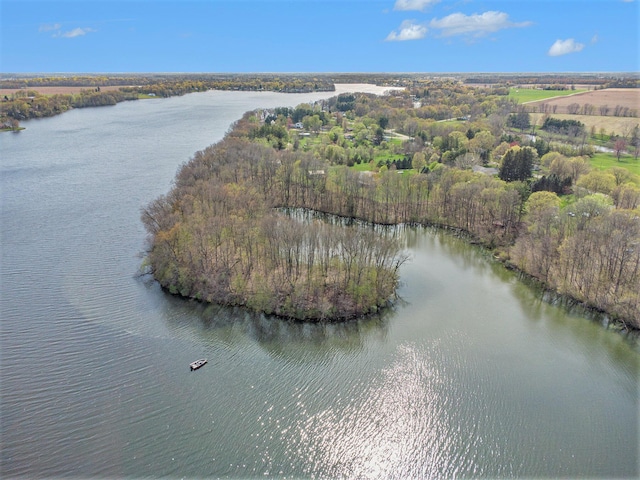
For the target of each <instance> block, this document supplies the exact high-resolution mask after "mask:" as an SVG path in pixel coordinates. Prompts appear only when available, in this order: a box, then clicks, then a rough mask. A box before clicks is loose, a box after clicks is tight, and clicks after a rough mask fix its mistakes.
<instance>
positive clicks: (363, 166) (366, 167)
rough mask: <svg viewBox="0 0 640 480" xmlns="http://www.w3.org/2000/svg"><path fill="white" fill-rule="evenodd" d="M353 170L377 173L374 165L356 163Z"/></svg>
mask: <svg viewBox="0 0 640 480" xmlns="http://www.w3.org/2000/svg"><path fill="white" fill-rule="evenodd" d="M351 168H352V169H353V170H355V171H357V172H375V171H376V170H377V169H376V167H375V166H374V165H373V164H372V163H366V162H363V163H356V164H355V165H354V166H353V167H351Z"/></svg>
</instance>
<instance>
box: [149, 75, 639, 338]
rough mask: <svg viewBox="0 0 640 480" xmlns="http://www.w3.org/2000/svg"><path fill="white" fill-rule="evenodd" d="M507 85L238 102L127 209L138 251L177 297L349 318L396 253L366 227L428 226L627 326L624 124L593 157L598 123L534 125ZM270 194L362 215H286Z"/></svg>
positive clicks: (630, 271) (633, 322) (389, 269)
mask: <svg viewBox="0 0 640 480" xmlns="http://www.w3.org/2000/svg"><path fill="white" fill-rule="evenodd" d="M508 93H510V89H509V88H507V87H504V86H502V87H499V88H495V87H491V86H486V87H478V86H473V87H472V86H469V85H464V84H463V83H461V82H458V81H455V80H447V79H438V80H423V81H421V82H415V84H414V85H413V86H412V87H409V88H407V89H405V90H402V91H394V92H391V93H389V94H388V95H385V96H374V95H367V94H343V95H340V96H338V97H334V98H332V99H330V100H328V101H324V102H318V103H317V104H314V105H305V104H303V105H299V106H298V107H296V108H295V109H290V108H281V109H274V110H269V111H265V110H258V111H253V112H248V113H247V114H245V115H244V117H243V118H242V119H240V120H239V121H238V122H237V123H236V124H235V125H234V126H233V128H232V130H231V131H230V132H229V133H228V134H227V135H226V137H225V138H224V139H223V140H222V141H221V142H219V143H217V144H216V145H213V146H211V147H208V148H207V149H205V150H203V151H200V152H197V153H196V154H195V155H194V157H193V158H192V159H191V160H190V161H189V162H188V163H186V164H184V165H183V166H182V167H181V168H180V170H179V172H178V174H177V176H176V180H175V185H174V187H173V188H172V190H171V191H170V192H169V193H168V194H167V195H165V196H162V197H160V198H158V199H156V200H155V201H154V202H152V203H151V204H150V205H148V206H147V207H146V208H145V209H143V213H142V219H143V222H144V224H145V227H146V229H147V231H148V233H149V252H148V257H147V266H148V268H149V269H150V271H151V272H152V273H153V275H154V276H155V278H156V279H157V280H158V281H159V282H160V283H161V284H162V285H163V286H164V287H165V288H167V289H168V290H169V291H171V292H173V293H177V294H180V295H183V296H187V297H192V298H197V299H200V300H203V301H208V302H216V303H222V304H228V305H244V306H247V307H249V308H251V309H254V310H257V311H262V312H266V313H274V314H277V315H282V316H287V317H292V318H298V319H313V320H317V319H340V318H350V317H354V316H357V315H361V314H366V313H369V312H373V311H376V310H377V309H378V308H380V307H383V306H385V305H387V304H388V301H389V299H390V298H392V297H393V295H394V292H395V289H396V287H397V283H398V268H399V266H400V265H401V264H402V263H403V262H404V261H405V260H406V257H405V256H404V254H403V253H402V249H401V245H399V244H398V243H397V240H396V239H394V237H393V235H392V233H390V232H388V231H385V229H383V228H374V227H373V225H396V224H401V223H406V224H413V225H439V226H446V227H450V228H454V229H456V230H459V231H464V232H467V234H468V235H469V236H470V238H472V239H474V240H475V241H477V242H479V243H482V244H483V245H485V246H487V247H488V248H491V249H493V250H494V252H495V255H496V256H497V257H499V258H501V259H502V260H503V261H505V262H506V263H508V264H510V265H513V266H514V267H516V268H518V269H520V270H521V271H523V272H525V273H526V274H528V275H530V276H532V277H534V278H536V279H538V280H539V281H540V282H542V283H543V284H544V285H545V286H546V287H547V288H549V289H552V290H554V291H558V292H559V293H561V294H564V295H567V296H568V297H570V298H573V299H575V300H576V301H579V302H581V303H584V304H586V305H588V306H590V307H591V308H595V309H598V310H601V311H603V312H607V313H608V314H609V316H610V318H612V319H616V320H618V321H619V322H621V324H623V325H625V326H626V327H628V328H639V327H640V248H639V246H640V210H639V205H640V179H639V177H638V175H636V174H635V173H634V172H633V168H634V165H635V163H634V162H636V163H637V149H638V147H637V145H638V144H639V143H640V142H639V141H638V132H637V130H638V127H636V128H635V131H633V130H630V131H629V132H628V138H627V139H626V142H627V143H626V148H625V150H624V154H623V156H624V157H625V158H623V160H625V161H626V162H628V163H623V162H620V164H619V165H620V166H615V167H613V168H609V169H607V170H604V171H603V170H600V169H598V168H594V167H593V166H592V163H593V159H594V158H596V157H597V155H598V154H597V153H596V151H595V147H596V146H597V145H598V142H615V141H616V138H615V135H613V134H611V135H609V136H607V137H608V138H607V139H605V138H603V137H600V138H599V137H598V133H597V131H596V132H593V131H592V132H590V133H589V132H587V131H586V130H585V129H584V126H582V128H580V125H577V124H574V123H570V124H566V125H567V126H568V127H571V128H570V129H569V130H567V131H559V128H558V125H560V126H561V127H562V126H563V125H565V124H562V123H558V122H555V123H554V122H553V121H551V122H549V121H547V122H546V125H547V126H548V127H549V129H548V130H542V129H539V130H538V131H536V125H535V124H533V125H531V123H529V124H526V123H527V122H530V117H529V115H530V109H528V108H526V107H525V106H524V105H520V104H519V103H518V101H517V100H514V99H513V98H511V97H510V96H509V95H507V94H508ZM546 118H547V119H548V118H549V116H547V117H546ZM578 123H579V122H578ZM541 124H542V122H541ZM551 126H554V129H551ZM574 127H577V128H574ZM539 128H540V127H539ZM531 133H535V136H532V135H531ZM601 135H602V132H601ZM620 138H622V136H620ZM634 149H635V150H634ZM634 154H635V155H634ZM633 156H635V159H633V158H632V157H633ZM285 207H287V208H294V209H304V210H305V211H307V210H310V211H315V212H322V213H327V214H333V215H337V216H339V217H343V218H345V219H358V220H361V221H363V222H366V223H367V224H368V225H371V227H370V228H358V229H355V228H354V227H353V226H347V225H343V224H337V225H336V224H330V223H327V222H324V221H322V220H318V219H315V220H305V221H302V220H301V219H300V218H299V217H300V215H295V214H294V215H290V214H288V213H286V212H285V211H284V210H283V208H285ZM296 211H298V210H296ZM334 223H335V222H334Z"/></svg>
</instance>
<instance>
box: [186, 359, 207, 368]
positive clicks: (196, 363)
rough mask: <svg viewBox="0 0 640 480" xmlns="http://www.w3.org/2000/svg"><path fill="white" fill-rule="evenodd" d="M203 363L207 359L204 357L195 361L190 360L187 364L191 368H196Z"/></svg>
mask: <svg viewBox="0 0 640 480" xmlns="http://www.w3.org/2000/svg"><path fill="white" fill-rule="evenodd" d="M205 363H207V359H206V358H201V359H200V360H196V361H195V362H191V363H190V364H189V366H190V367H191V370H197V369H199V368H200V367H201V366H203V365H204V364H205Z"/></svg>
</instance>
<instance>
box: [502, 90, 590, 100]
mask: <svg viewBox="0 0 640 480" xmlns="http://www.w3.org/2000/svg"><path fill="white" fill-rule="evenodd" d="M586 91H587V90H539V89H534V88H519V87H518V88H511V89H509V98H514V99H516V100H517V101H518V102H520V103H529V102H536V101H540V100H544V99H548V98H555V97H566V96H570V95H577V94H579V93H584V92H586Z"/></svg>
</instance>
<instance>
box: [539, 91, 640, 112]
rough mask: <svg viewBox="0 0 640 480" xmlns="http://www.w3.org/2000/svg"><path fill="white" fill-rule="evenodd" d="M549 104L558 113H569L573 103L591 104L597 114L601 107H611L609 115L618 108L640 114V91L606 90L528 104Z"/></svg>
mask: <svg viewBox="0 0 640 480" xmlns="http://www.w3.org/2000/svg"><path fill="white" fill-rule="evenodd" d="M543 103H544V104H547V105H549V106H551V107H554V106H555V107H557V110H556V113H568V112H567V107H568V106H569V105H571V104H572V103H577V104H579V105H580V106H582V105H585V104H590V105H593V106H594V107H595V110H596V112H595V113H598V114H599V113H600V107H603V106H607V107H609V112H608V114H609V115H613V112H614V109H615V108H616V106H618V105H620V106H622V107H628V108H629V109H635V110H636V112H637V113H640V89H637V88H606V89H604V90H592V91H587V92H583V93H579V94H576V95H573V96H570V97H556V98H552V99H549V100H537V101H532V102H530V103H528V105H540V104H543Z"/></svg>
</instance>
